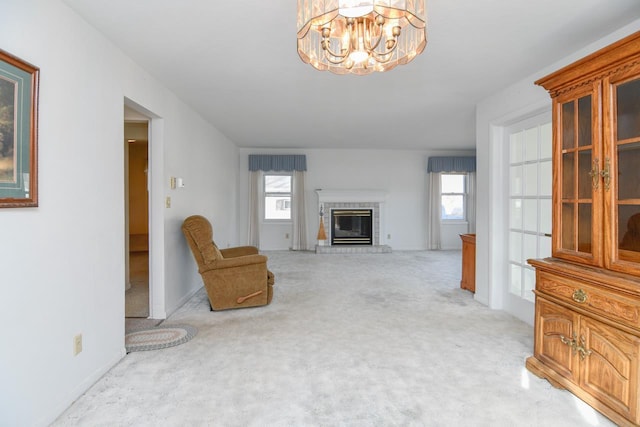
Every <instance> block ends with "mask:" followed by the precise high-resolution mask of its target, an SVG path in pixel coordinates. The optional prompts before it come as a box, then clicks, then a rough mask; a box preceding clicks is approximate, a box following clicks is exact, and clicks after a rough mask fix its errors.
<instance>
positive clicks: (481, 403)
mask: <svg viewBox="0 0 640 427" xmlns="http://www.w3.org/2000/svg"><path fill="white" fill-rule="evenodd" d="M267 255H268V256H269V267H270V269H271V270H272V271H273V272H274V273H275V274H276V287H275V289H274V290H275V293H274V298H273V302H272V304H271V305H270V306H267V307H261V308H252V309H244V310H234V311H225V312H211V311H209V305H208V302H207V298H206V294H205V293H204V291H200V292H198V293H197V294H196V295H195V296H194V297H193V298H192V299H191V300H190V301H189V302H188V303H187V304H185V305H184V306H183V307H182V308H181V309H180V310H178V311H177V312H176V313H175V314H174V315H172V316H171V317H170V318H169V319H168V320H167V321H166V322H164V323H163V324H165V325H166V324H171V323H173V324H181V323H182V324H189V325H193V326H195V327H196V328H197V329H198V331H199V332H198V335H197V336H196V337H195V338H193V339H192V340H191V341H189V342H187V343H185V344H183V345H180V346H177V347H172V348H167V349H163V350H158V351H146V352H138V353H131V354H129V355H127V356H126V357H125V358H124V359H123V360H122V361H121V362H120V363H119V364H118V365H117V366H115V367H114V368H113V369H112V370H111V371H110V372H108V373H107V374H106V375H105V376H104V377H103V378H102V379H101V380H99V381H98V382H97V383H96V384H95V385H94V386H93V387H92V388H91V389H90V390H89V391H88V392H87V393H86V394H85V395H84V396H82V397H81V398H80V399H78V401H77V402H75V403H74V404H73V405H72V406H71V408H69V409H68V410H67V411H66V412H65V413H64V414H62V415H61V417H60V418H59V419H58V420H57V422H56V423H54V425H56V426H66V425H78V426H86V425H91V426H94V425H101V426H111V425H118V426H541V427H542V426H544V427H549V426H550V427H553V426H562V427H571V426H611V425H613V424H612V423H610V422H609V421H608V420H606V419H605V418H604V417H602V416H601V415H599V414H598V413H596V412H595V411H594V410H592V409H591V408H590V407H588V406H587V405H585V404H583V403H582V402H580V401H579V400H577V399H575V398H574V397H573V395H571V394H570V393H568V392H566V391H562V390H557V389H555V388H553V387H552V386H551V385H550V384H549V383H548V382H547V381H544V380H541V379H539V378H537V377H535V376H533V375H531V374H529V373H528V372H527V371H526V370H525V368H524V362H525V358H526V357H527V356H529V355H530V354H531V351H532V348H533V342H532V336H533V330H532V328H531V327H530V326H528V325H526V324H524V323H522V322H520V321H519V320H516V319H515V318H513V317H511V316H509V315H507V314H505V313H502V312H499V311H492V310H490V309H488V308H487V307H485V306H483V305H481V304H479V303H477V302H475V301H474V300H473V298H472V294H471V293H469V292H467V291H463V290H460V289H459V282H460V253H459V252H395V253H392V254H372V255H316V254H314V253H298V252H271V253H267Z"/></svg>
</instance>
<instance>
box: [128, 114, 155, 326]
mask: <svg viewBox="0 0 640 427" xmlns="http://www.w3.org/2000/svg"><path fill="white" fill-rule="evenodd" d="M148 135H149V121H148V120H131V119H126V118H125V124H124V137H125V138H124V139H125V141H124V143H125V187H126V191H125V193H126V203H125V205H126V215H125V218H126V230H127V233H126V236H125V237H126V242H127V251H126V252H125V253H126V254H127V257H128V258H127V262H126V265H127V269H126V270H127V280H126V286H125V289H126V290H125V317H126V318H148V317H149V316H150V310H149V307H150V304H149V301H150V298H149V295H150V284H149V259H150V258H149V249H150V246H149V141H148Z"/></svg>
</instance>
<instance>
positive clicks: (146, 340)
mask: <svg viewBox="0 0 640 427" xmlns="http://www.w3.org/2000/svg"><path fill="white" fill-rule="evenodd" d="M197 333H198V330H197V329H196V328H194V327H193V326H188V325H163V326H156V327H154V328H148V329H141V330H138V331H131V332H129V333H128V334H126V335H125V337H124V343H125V347H126V349H127V353H131V352H132V351H146V350H160V349H163V348H167V347H173V346H176V345H180V344H184V343H186V342H187V341H189V340H190V339H191V338H193V337H194V336H196V334H197Z"/></svg>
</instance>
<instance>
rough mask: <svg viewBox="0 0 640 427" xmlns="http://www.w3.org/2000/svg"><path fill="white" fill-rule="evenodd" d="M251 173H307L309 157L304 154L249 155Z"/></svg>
mask: <svg viewBox="0 0 640 427" xmlns="http://www.w3.org/2000/svg"><path fill="white" fill-rule="evenodd" d="M249 170H250V171H287V172H291V171H306V170H307V156H306V155H304V154H287V155H277V154H249Z"/></svg>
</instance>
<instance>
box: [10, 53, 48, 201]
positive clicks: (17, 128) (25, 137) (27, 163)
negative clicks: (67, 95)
mask: <svg viewBox="0 0 640 427" xmlns="http://www.w3.org/2000/svg"><path fill="white" fill-rule="evenodd" d="M39 77H40V70H39V68H38V67H35V66H34V65H31V64H29V63H27V62H25V61H23V60H21V59H19V58H17V57H15V56H13V55H11V54H10V53H8V52H5V51H3V50H1V49H0V208H19V207H36V206H38V84H39Z"/></svg>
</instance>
